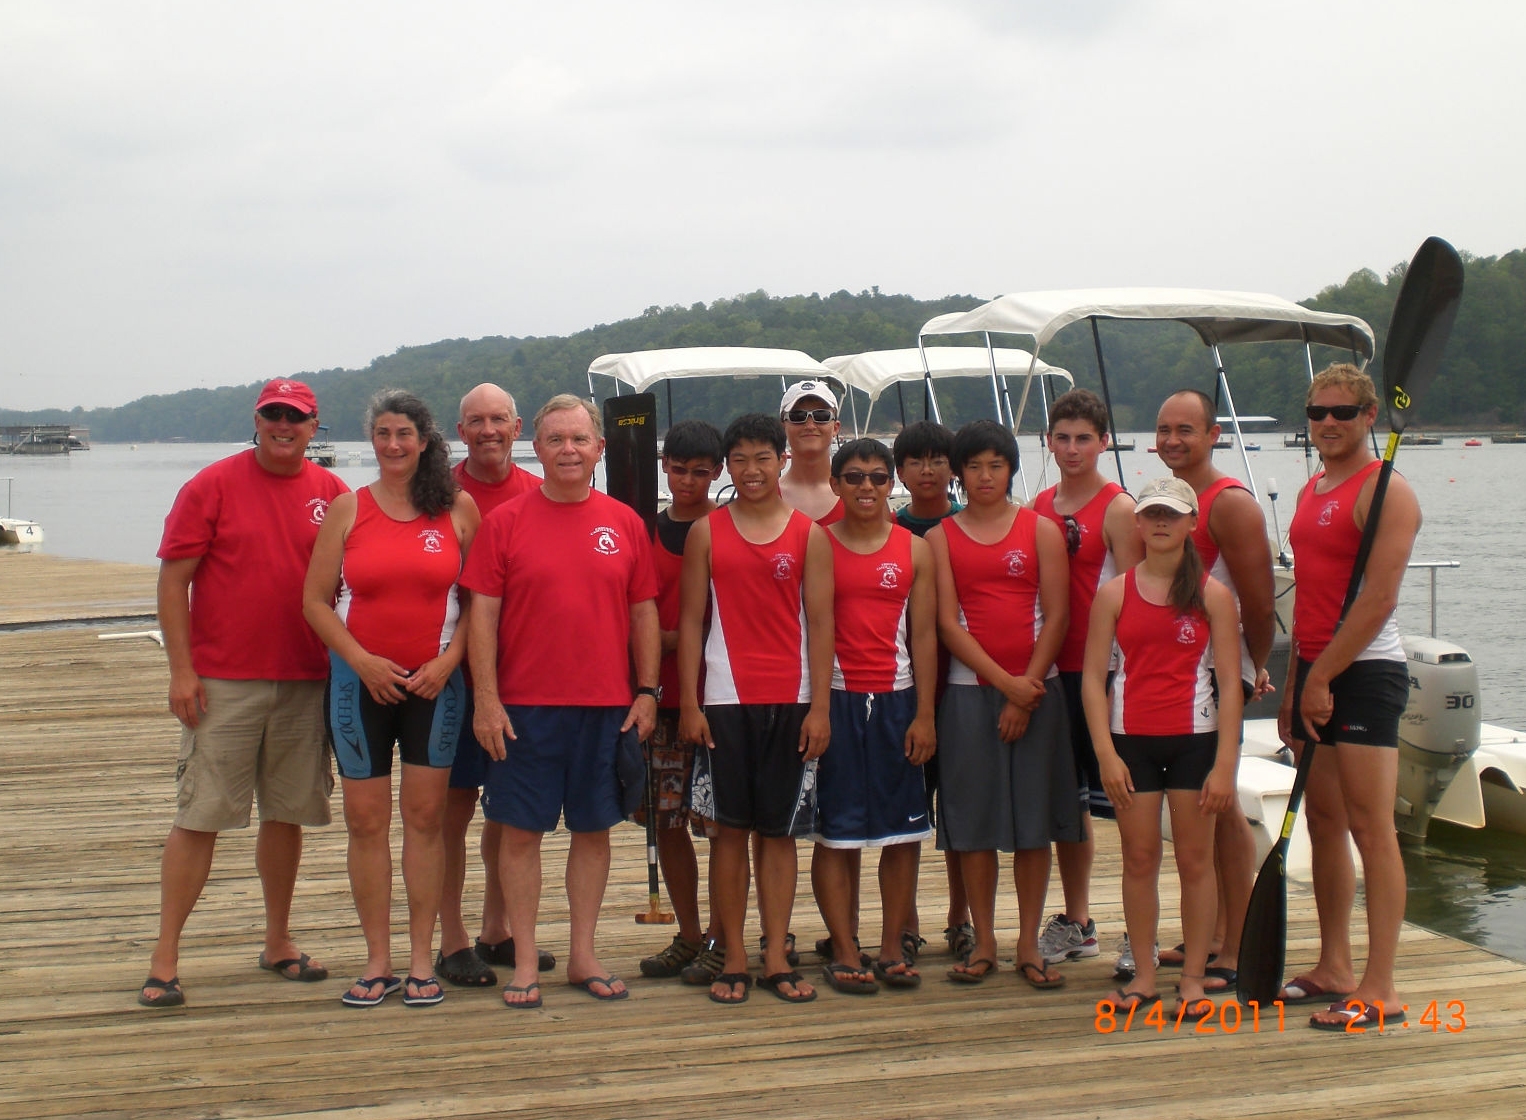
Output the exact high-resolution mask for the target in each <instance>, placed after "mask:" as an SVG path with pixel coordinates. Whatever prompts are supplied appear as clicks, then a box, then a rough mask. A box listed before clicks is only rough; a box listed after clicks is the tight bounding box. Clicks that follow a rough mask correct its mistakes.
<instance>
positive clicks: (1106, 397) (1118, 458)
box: [1034, 315, 1129, 490]
mask: <svg viewBox="0 0 1526 1120" xmlns="http://www.w3.org/2000/svg"><path fill="white" fill-rule="evenodd" d="M1089 318H1090V321H1091V325H1092V346H1093V348H1094V349H1095V350H1096V351H1097V376H1098V377H1099V378H1101V380H1102V403H1103V405H1105V406H1106V408H1107V427H1108V435H1109V437H1110V439H1111V442H1112V445H1113V464H1114V465H1115V466H1116V467H1117V468H1118V485H1119V486H1122V487H1123V488H1124V489H1125V490H1127V489H1128V488H1129V484H1128V483H1127V482H1125V481H1124V480H1123V453H1122V452H1120V451H1119V450H1118V421H1117V419H1116V418H1114V416H1113V398H1112V394H1111V393H1109V392H1108V388H1107V366H1106V365H1104V364H1103V361H1102V332H1101V331H1099V330H1098V329H1097V317H1096V316H1095V315H1092V316H1089ZM1037 349H1038V347H1036V346H1035V347H1034V350H1035V351H1036V350H1037ZM1035 356H1036V355H1035Z"/></svg>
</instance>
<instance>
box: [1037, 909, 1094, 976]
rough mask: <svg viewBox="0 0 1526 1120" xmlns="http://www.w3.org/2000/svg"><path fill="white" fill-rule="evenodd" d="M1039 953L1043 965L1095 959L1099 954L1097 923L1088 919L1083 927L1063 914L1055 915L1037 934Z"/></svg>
mask: <svg viewBox="0 0 1526 1120" xmlns="http://www.w3.org/2000/svg"><path fill="white" fill-rule="evenodd" d="M1039 952H1040V953H1042V954H1044V964H1045V965H1046V966H1047V965H1051V964H1059V963H1061V962H1062V961H1072V960H1076V959H1078V958H1080V957H1095V956H1096V955H1097V954H1098V953H1099V952H1101V947H1100V946H1099V945H1098V944H1097V923H1096V922H1095V921H1093V920H1092V919H1090V918H1088V919H1087V920H1086V924H1085V925H1084V926H1083V925H1082V924H1081V923H1080V922H1073V921H1071V920H1070V919H1069V918H1067V917H1066V916H1065V915H1064V914H1055V915H1054V916H1053V917H1051V918H1050V919H1049V922H1048V924H1047V925H1045V926H1044V932H1043V933H1041V934H1039Z"/></svg>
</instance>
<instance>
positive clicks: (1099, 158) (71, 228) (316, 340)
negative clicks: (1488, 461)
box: [0, 0, 1526, 408]
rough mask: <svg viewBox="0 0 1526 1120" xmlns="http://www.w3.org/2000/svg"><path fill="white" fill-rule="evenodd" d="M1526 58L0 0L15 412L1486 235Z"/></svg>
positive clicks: (1204, 276) (1525, 89)
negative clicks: (769, 306)
mask: <svg viewBox="0 0 1526 1120" xmlns="http://www.w3.org/2000/svg"><path fill="white" fill-rule="evenodd" d="M1523 43H1526V5H1522V4H1516V3H1502V2H1486V0H1450V2H1448V3H1435V2H1434V0H1432V2H1425V3H1421V2H1419V0H1351V2H1343V0H1313V2H1310V0H1282V2H1279V3H1276V4H1268V3H1251V2H1248V0H1091V2H1083V0H936V2H931V0H928V2H924V0H874V2H872V3H870V2H866V3H839V2H836V0H810V2H808V3H807V2H801V3H796V2H793V0H767V2H766V3H756V4H749V5H746V7H745V9H744V8H743V7H742V6H741V5H733V4H728V3H724V2H719V0H710V2H707V3H699V2H693V3H691V2H686V0H646V2H644V3H579V2H577V0H562V2H560V3H549V2H544V0H542V2H539V3H534V4H529V3H519V2H509V0H500V2H488V0H482V2H466V0H463V2H455V3H453V2H450V0H432V2H430V3H427V4H426V3H405V2H401V0H368V2H366V3H355V2H353V0H352V2H347V3H342V4H341V3H330V2H326V0H302V2H300V3H287V2H281V0H261V2H260V3H257V4H253V3H245V2H240V3H224V2H220V0H163V2H157V3H154V2H148V0H102V2H95V3H85V2H74V0H0V407H10V408H39V407H72V406H74V405H84V406H86V407H93V406H98V405H111V404H120V403H123V402H125V401H128V400H131V399H134V398H136V397H139V396H142V395H144V394H147V393H158V392H172V391H175V390H178V389H183V388H188V387H193V386H216V385H226V384H235V383H242V382H249V381H253V380H257V379H262V378H267V377H274V376H281V375H289V374H293V373H296V372H299V371H302V370H315V369H324V368H329V367H333V366H349V367H357V366H363V365H365V364H366V363H367V362H369V361H370V360H371V359H372V358H374V357H376V356H377V355H380V354H386V353H390V352H392V351H393V350H395V349H396V348H397V347H399V346H409V345H415V344H421V343H428V342H433V341H436V340H438V339H441V338H457V337H470V338H476V337H480V336H482V335H521V336H523V335H547V334H566V333H570V332H572V331H576V330H578V329H580V328H583V327H588V326H592V325H594V324H597V323H604V322H611V321H614V320H617V319H623V318H627V317H630V316H633V315H637V314H639V313H640V312H641V311H642V309H643V308H645V307H648V306H650V305H652V304H660V305H667V304H674V303H679V304H689V303H693V302H695V301H697V300H702V301H706V302H708V301H710V300H713V299H715V298H717V297H722V296H731V295H735V294H737V293H740V292H748V291H753V290H755V289H758V288H763V289H766V290H767V291H768V292H770V293H771V294H774V295H788V294H794V293H802V292H812V291H819V292H822V293H827V292H831V291H836V290H838V289H840V288H847V289H849V290H852V291H858V290H860V289H863V288H869V287H872V286H874V285H878V286H879V287H880V289H881V290H882V291H886V292H906V293H910V294H911V295H914V296H918V297H929V298H930V297H936V296H942V295H946V294H949V293H956V292H958V293H972V294H974V295H977V296H979V297H981V298H988V297H990V296H994V295H997V294H1000V293H1002V292H1009V291H1019V290H1023V289H1032V288H1057V287H1091V286H1102V285H1123V284H1170V285H1190V286H1196V287H1217V288H1236V289H1244V290H1250V291H1266V292H1273V293H1276V294H1278V295H1282V296H1286V297H1288V298H1292V299H1303V298H1307V297H1309V296H1311V295H1313V294H1315V293H1316V292H1317V291H1318V290H1319V289H1320V288H1322V287H1324V286H1326V285H1328V284H1332V283H1337V282H1340V281H1342V280H1344V279H1345V278H1346V276H1347V275H1348V274H1349V273H1350V272H1352V271H1354V270H1356V269H1358V268H1362V267H1371V268H1374V269H1376V270H1378V271H1379V272H1383V271H1386V270H1387V269H1388V268H1389V267H1390V266H1392V265H1393V264H1395V263H1397V262H1399V261H1401V260H1404V259H1406V258H1408V256H1409V255H1410V254H1411V253H1412V252H1413V251H1414V249H1415V248H1416V247H1417V246H1418V245H1419V243H1420V242H1421V241H1422V240H1423V239H1424V237H1425V236H1426V235H1428V234H1433V233H1435V234H1440V235H1442V236H1444V237H1447V238H1448V239H1449V240H1451V241H1452V242H1453V244H1455V245H1457V246H1458V247H1459V248H1461V249H1465V250H1468V251H1471V252H1473V253H1475V254H1478V255H1497V254H1500V253H1504V252H1508V251H1510V250H1512V249H1517V248H1523V247H1526V206H1523V205H1522V204H1521V201H1520V199H1521V197H1522V194H1523V191H1526V142H1523V124H1522V120H1523V114H1526V67H1523V66H1522V64H1521V48H1522V44H1523ZM906 341H907V344H910V343H911V342H912V341H913V340H912V339H910V338H908V339H907V340H906ZM814 356H815V357H818V358H821V357H826V356H827V355H822V354H818V355H814Z"/></svg>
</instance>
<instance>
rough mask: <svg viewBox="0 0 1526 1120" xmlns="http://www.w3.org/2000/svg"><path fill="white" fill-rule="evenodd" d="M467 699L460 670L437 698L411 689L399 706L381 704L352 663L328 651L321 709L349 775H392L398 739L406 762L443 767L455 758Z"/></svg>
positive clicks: (336, 756) (336, 755)
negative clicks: (393, 749) (393, 751)
mask: <svg viewBox="0 0 1526 1120" xmlns="http://www.w3.org/2000/svg"><path fill="white" fill-rule="evenodd" d="M466 700H467V691H466V684H465V682H464V681H463V679H462V677H461V670H460V669H457V670H456V671H455V672H454V673H452V674H451V675H450V679H449V680H447V681H446V682H445V687H444V688H442V689H441V690H440V694H439V695H438V696H436V697H435V698H434V699H433V700H425V699H424V698H423V697H421V696H415V695H414V694H413V693H411V692H409V693H405V694H404V697H403V699H402V700H400V701H399V702H398V703H396V704H378V703H377V702H376V701H375V700H373V699H372V698H371V693H370V690H369V689H367V688H366V686H365V685H364V684H363V683H362V682H361V679H360V677H358V676H356V674H355V670H354V669H351V668H350V666H349V663H348V662H347V661H345V659H344V658H342V657H340V656H339V655H338V654H337V653H333V652H330V653H329V683H328V689H327V691H326V692H325V694H324V698H323V713H324V719H325V722H326V723H327V724H328V732H329V739H330V740H331V741H332V742H333V744H334V761H335V762H336V763H337V764H338V766H339V772H340V773H341V774H343V775H344V776H345V777H346V778H351V779H359V778H383V777H386V776H388V775H390V774H391V773H392V746H393V744H394V743H395V744H397V749H398V750H397V753H398V754H399V755H400V756H401V757H402V759H403V761H404V762H406V763H407V764H408V765H410V766H432V767H434V768H435V769H444V768H445V767H447V766H449V765H450V764H451V762H452V760H453V759H454V758H455V754H456V741H457V740H458V739H459V738H460V737H461V723H462V718H461V716H462V712H463V711H465V709H466ZM466 726H467V727H468V728H469V727H470V726H471V720H470V719H468V720H467V721H466Z"/></svg>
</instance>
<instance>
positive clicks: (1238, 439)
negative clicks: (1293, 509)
mask: <svg viewBox="0 0 1526 1120" xmlns="http://www.w3.org/2000/svg"><path fill="white" fill-rule="evenodd" d="M1208 352H1209V353H1210V354H1212V355H1213V369H1214V373H1215V374H1216V375H1217V376H1218V379H1219V392H1220V393H1222V394H1224V403H1225V404H1226V405H1228V406H1229V426H1230V427H1231V428H1233V429H1234V433H1235V443H1236V444H1237V445H1238V446H1239V448H1240V462H1242V463H1244V464H1245V481H1246V482H1247V483H1248V484H1249V485H1250V492H1251V493H1252V494H1254V495H1255V496H1256V500H1257V501H1260V499H1261V492H1260V491H1259V490H1257V489H1256V478H1255V476H1254V475H1253V474H1251V469H1250V452H1249V451H1246V450H1245V433H1244V432H1242V431H1240V414H1239V413H1238V412H1236V411H1235V398H1234V397H1233V396H1231V395H1230V392H1229V375H1228V373H1226V372H1225V370H1224V359H1223V358H1222V357H1220V356H1219V344H1218V343H1217V342H1215V343H1213V345H1211V346H1210V347H1209V348H1208Z"/></svg>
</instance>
